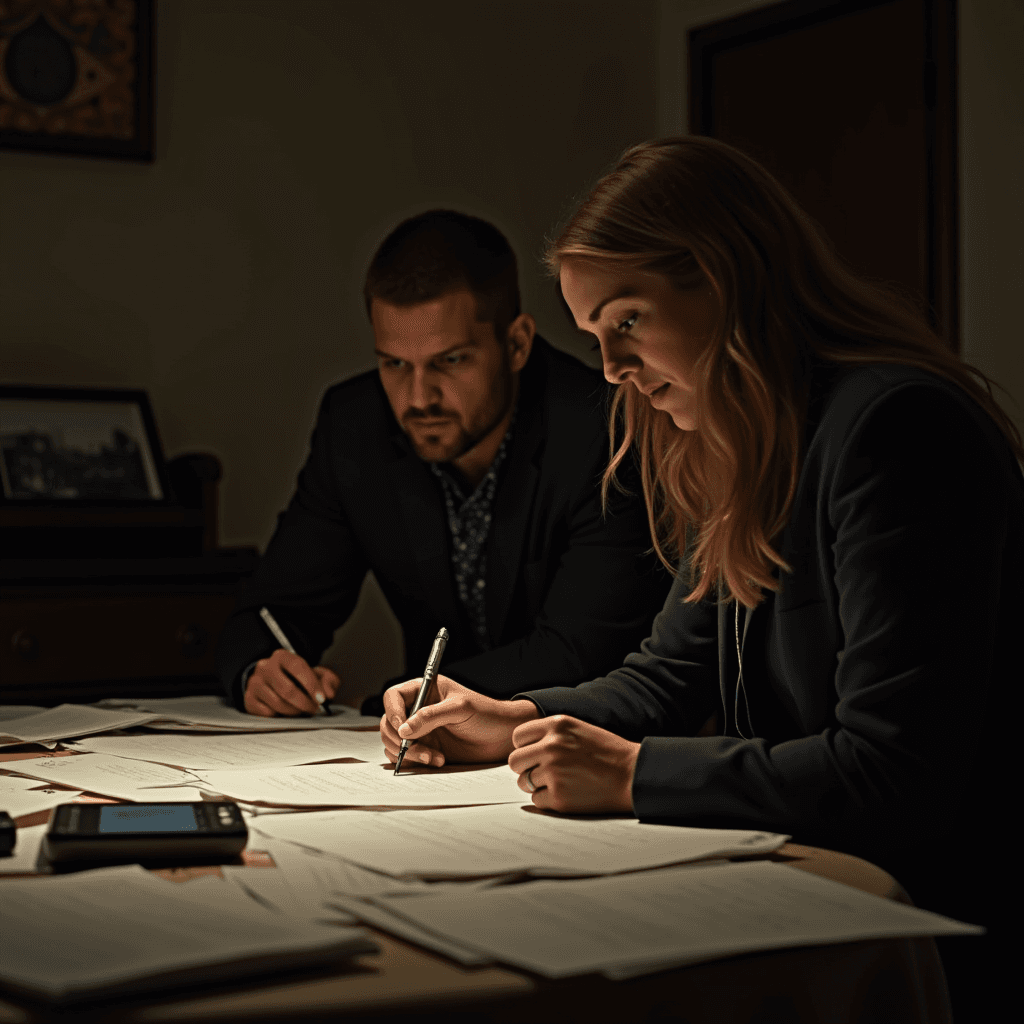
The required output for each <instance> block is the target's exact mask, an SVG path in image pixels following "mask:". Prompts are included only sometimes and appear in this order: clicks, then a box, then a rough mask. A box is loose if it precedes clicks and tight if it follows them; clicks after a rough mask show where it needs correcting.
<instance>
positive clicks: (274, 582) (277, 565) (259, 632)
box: [217, 400, 368, 708]
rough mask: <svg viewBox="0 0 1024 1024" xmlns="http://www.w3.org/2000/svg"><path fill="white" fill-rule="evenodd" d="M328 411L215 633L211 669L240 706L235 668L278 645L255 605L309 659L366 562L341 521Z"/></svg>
mask: <svg viewBox="0 0 1024 1024" xmlns="http://www.w3.org/2000/svg"><path fill="white" fill-rule="evenodd" d="M331 436H332V423H331V412H330V409H329V406H328V402H327V401H326V400H325V402H324V404H323V405H322V406H321V409H320V414H319V416H318V419H317V425H316V428H315V429H314V431H313V438H312V442H311V445H310V453H309V457H308V459H307V460H306V463H305V465H304V466H303V467H302V470H301V471H300V473H299V479H298V486H297V488H296V492H295V495H294V497H293V498H292V500H291V502H290V503H289V505H288V508H287V510H286V511H285V512H283V513H282V514H281V515H280V516H278V522H277V528H276V529H275V531H274V535H273V537H272V538H271V540H270V543H269V544H268V546H267V550H266V551H265V552H264V554H263V557H262V558H261V559H260V561H259V563H258V565H257V567H256V571H255V572H254V573H253V576H252V578H251V579H250V580H249V581H248V582H247V584H246V585H245V586H244V588H243V589H242V592H241V594H240V595H239V600H238V603H237V605H236V608H235V611H234V613H233V614H232V616H231V618H230V619H229V620H228V623H227V625H226V626H225V628H224V632H223V634H222V635H221V640H220V644H219V647H218V652H217V660H218V674H219V676H220V680H221V684H222V685H223V687H224V691H225V694H226V696H227V699H228V701H229V702H231V703H232V704H234V706H235V707H238V708H241V707H242V699H243V698H242V686H241V674H242V671H243V670H244V669H245V668H246V667H247V666H249V665H251V664H252V663H253V662H254V661H257V660H259V659H260V658H265V657H267V656H268V655H270V654H271V653H272V652H273V651H274V650H276V649H277V647H278V646H279V645H278V643H277V641H276V640H274V638H273V637H272V636H271V634H270V632H269V631H268V630H267V627H266V626H265V625H264V623H263V620H262V619H261V618H260V617H259V609H260V608H261V607H262V606H263V605H266V606H267V607H268V608H269V609H270V611H271V612H272V614H273V615H274V618H275V619H277V621H278V623H279V625H280V626H281V629H282V630H283V631H284V633H285V635H286V636H287V637H288V639H289V640H291V642H292V645H293V646H294V647H295V649H296V651H297V652H298V653H299V654H300V655H302V657H303V658H305V659H306V661H308V662H309V664H311V665H316V664H317V663H318V662H319V660H320V656H321V655H322V654H323V652H324V651H325V650H326V649H327V647H328V646H330V643H331V640H332V639H333V636H334V631H335V630H336V629H337V628H338V626H340V625H341V624H342V623H343V622H344V621H345V619H347V618H348V616H349V615H350V614H351V612H352V609H353V608H354V607H355V603H356V600H357V599H358V597H359V589H360V587H361V586H362V583H363V578H364V577H365V576H366V572H367V569H368V565H367V562H366V559H365V556H364V554H363V552H362V550H361V548H360V546H359V544H358V543H357V541H356V539H355V537H354V536H353V533H352V531H351V529H350V528H349V525H348V519H347V517H346V514H345V510H344V507H343V505H342V502H341V499H340V495H339V488H338V486H337V481H336V479H335V468H334V466H333V464H332V459H331V451H330V438H331Z"/></svg>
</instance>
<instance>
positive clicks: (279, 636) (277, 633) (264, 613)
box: [260, 606, 333, 715]
mask: <svg viewBox="0 0 1024 1024" xmlns="http://www.w3.org/2000/svg"><path fill="white" fill-rule="evenodd" d="M260 618H261V619H262V620H263V621H264V622H265V623H266V624H267V629H269V630H270V632H271V633H273V634H274V639H275V640H276V641H277V642H278V643H279V644H280V645H281V646H282V647H283V648H284V649H285V650H286V651H288V653H289V654H298V653H299V652H298V651H297V650H295V648H294V647H292V642H291V640H289V639H288V637H286V636H285V635H284V630H283V629H282V628H281V627H280V626H279V625H278V624H277V619H275V618H274V616H273V615H271V614H270V609H269V608H267V607H266V606H264V607H263V608H261V609H260ZM281 671H282V672H284V674H285V675H286V676H287V677H288V678H289V679H290V680H291V681H292V682H293V683H294V684H295V685H296V686H297V687H298V688H299V689H300V690H301V691H302V692H303V693H304V694H305V695H306V696H307V697H309V698H310V699H311V700H315V701H316V702H317V704H319V705H320V707H321V708H322V709H323V713H324V714H325V715H331V714H333V712H332V711H331V709H330V708H329V707H328V706H327V704H326V703H324V700H323V699H321V700H317V698H316V697H314V696H313V695H312V694H311V693H310V692H309V690H307V689H306V688H305V687H304V686H303V685H302V683H300V682H299V681H298V679H296V678H295V676H293V675H292V674H291V672H289V671H288V670H287V669H285V668H282V669H281Z"/></svg>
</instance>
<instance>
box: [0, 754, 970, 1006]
mask: <svg viewBox="0 0 1024 1024" xmlns="http://www.w3.org/2000/svg"><path fill="white" fill-rule="evenodd" d="M21 756H25V755H21ZM17 758H18V755H17V754H13V755H12V754H0V763H2V762H4V761H14V760H16V759H17ZM48 813H49V812H45V811H44V812H40V813H39V814H36V815H30V816H26V817H25V818H19V819H16V820H17V822H18V824H19V825H20V826H27V825H31V824H38V823H41V822H44V821H46V820H47V817H48ZM769 859H771V860H776V861H782V862H785V863H787V864H788V865H790V866H791V867H793V868H795V869H798V870H803V871H810V872H812V873H814V874H819V875H822V876H824V877H827V878H832V879H834V880H837V881H840V882H844V883H846V884H848V885H852V886H855V887H856V888H858V889H862V890H864V891H865V892H870V893H874V894H875V895H878V896H882V897H885V898H887V899H894V900H899V901H901V902H906V903H909V902H910V900H909V898H908V897H907V895H906V893H905V892H904V891H903V889H902V888H901V887H900V885H899V884H898V883H897V882H896V880H895V879H894V878H893V877H892V876H891V875H889V874H888V873H887V872H885V871H883V870H882V869H881V868H878V867H876V866H875V865H873V864H870V863H868V862H867V861H864V860H861V859H859V858H857V857H852V856H849V855H847V854H843V853H836V852H834V851H829V850H822V849H818V848H815V847H808V846H801V845H799V844H795V843H786V844H785V845H784V846H782V847H781V848H780V849H779V850H777V851H776V852H775V853H773V854H771V855H769ZM267 870H276V869H273V868H268V869H267ZM210 871H214V872H219V869H218V868H217V867H215V866H214V867H212V868H211V867H205V868H191V869H189V868H185V869H177V870H173V869H170V870H163V871H161V872H160V873H161V874H162V875H163V876H164V877H165V878H168V880H169V881H176V882H180V883H182V884H188V880H189V879H190V878H192V877H195V876H197V875H199V874H203V873H208V872H210ZM39 884H40V885H45V884H46V882H45V878H40V882H39ZM369 931H370V932H372V933H373V935H374V937H375V938H376V939H377V941H378V943H379V945H380V951H379V952H378V953H376V954H365V955H363V956H360V957H356V958H354V959H353V960H352V961H351V962H349V963H348V964H347V965H346V967H345V968H344V969H343V970H341V971H338V972H334V973H331V974H329V975H324V974H323V973H320V974H318V975H316V976H306V977H302V978H295V977H292V978H288V979H277V980H275V981H271V982H269V983H267V984H264V985H259V986H251V985H250V986H249V987H246V988H244V989H243V988H241V987H239V986H237V985H235V986H233V987H230V988H224V989H222V990H218V991H213V990H209V989H207V990H205V991H203V992H194V993H187V992H182V993H180V994H175V995H174V996H172V997H170V998H168V997H166V996H164V997H157V998H152V999H149V1000H137V1001H132V1002H130V1003H129V1002H124V1003H118V1004H117V1005H116V1006H106V1007H102V1008H101V1009H98V1010H93V1011H90V1012H84V1011H77V1012H70V1011H60V1012H58V1013H53V1014H48V1013H47V1012H45V1011H42V1010H39V1011H33V1010H30V1009H27V1008H25V1007H24V1006H21V1005H17V1004H14V1003H12V1002H7V1001H4V1000H2V999H0V1024H43V1022H48V1021H51V1020H52V1021H54V1022H56V1021H57V1020H59V1021H60V1022H61V1024H87V1022H88V1024H92V1022H94V1021H95V1022H100V1021H102V1022H104V1024H106V1022H110V1024H172V1022H173V1024H186V1022H187V1024H241V1022H243V1021H245V1022H259V1024H270V1022H275V1021H296V1022H302V1024H314V1022H321V1021H322V1022H326V1021H336V1022H345V1024H353V1022H356V1021H374V1022H377V1024H390V1022H394V1024H397V1022H399V1021H402V1022H409V1021H410V1018H411V1019H412V1020H414V1021H415V1024H425V1022H434V1021H437V1022H441V1021H444V1022H445V1024H457V1022H461V1021H477V1020H488V1021H494V1022H498V1024H506V1022H507V1024H512V1022H521V1021H530V1022H536V1024H544V1022H547V1021H552V1022H555V1021H558V1022H568V1021H577V1020H578V1021H586V1022H588V1024H622V1022H629V1021H638V1022H639V1021H645V1022H651V1024H653V1022H667V1021H679V1022H680V1024H682V1022H686V1024H722V1022H726V1021H727V1022H730V1024H742V1022H744V1021H750V1022H754V1021H758V1022H768V1021H773V1022H774V1021H779V1022H786V1024H796V1022H804V1021H806V1022H812V1021H814V1022H818V1021H830V1022H831V1021H840V1020H841V1021H850V1022H865V1024H866V1022H869V1021H870V1022H885V1024H895V1022H908V1024H909V1022H913V1024H947V1022H949V1021H951V1020H952V1014H951V1011H950V1006H949V999H948V995H947V992H946V986H945V977H944V974H943V970H942V965H941V962H940V960H939V956H938V952H937V950H936V946H935V942H934V940H933V939H931V938H925V939H886V940H881V941H864V942H852V943H841V944H836V945H831V946H818V947H811V948H804V949H785V950H777V951H773V952H769V953H757V954H749V955H746V956H740V957H733V958H730V959H727V960H717V961H714V962H710V963H705V964H698V965H693V966H689V967H683V968H677V969H675V970H670V971H663V972H661V973H660V974H656V975H650V976H648V977H644V978H635V979H632V980H629V981H621V982H610V981H607V980H606V979H604V978H602V977H600V976H595V975H590V976H586V977H578V978H569V979H563V980H560V981H552V980H550V979H546V978H540V977H536V976H532V975H529V974H528V973H527V972H523V971H513V970H508V969H505V968H502V967H482V968H465V967H462V966H460V965H458V964H456V963H454V962H453V961H450V960H447V959H446V958H445V957H443V956H441V955H439V954H436V953H432V952H428V951H426V950H423V949H420V948H419V947H416V946H414V945H412V944H410V943H407V942H404V941H402V940H400V939H396V938H394V937H392V936H390V935H387V934H385V933H383V932H379V931H377V930H375V929H372V928H371V929H369Z"/></svg>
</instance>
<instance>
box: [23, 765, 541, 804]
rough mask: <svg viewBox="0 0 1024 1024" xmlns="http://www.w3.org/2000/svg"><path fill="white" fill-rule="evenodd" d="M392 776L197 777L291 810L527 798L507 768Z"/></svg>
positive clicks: (325, 769)
mask: <svg viewBox="0 0 1024 1024" xmlns="http://www.w3.org/2000/svg"><path fill="white" fill-rule="evenodd" d="M97 756H98V755H97ZM22 763H24V762H22ZM394 771H395V766H394V765H381V764H308V765H301V766H299V767H296V768H275V769H272V770H269V771H259V770H257V769H250V770H248V771H239V772H205V771H196V772H195V774H196V776H198V777H199V778H200V779H202V780H203V783H204V785H205V786H207V788H209V789H211V790H213V791H214V792H217V793H220V794H222V795H223V796H226V797H232V798H233V799H238V800H248V801H261V802H263V803H272V804H283V805H286V806H289V807H315V806H320V807H325V806H331V805H333V806H335V807H356V806H365V807H378V806H390V807H443V806H457V805H462V804H487V803H522V801H523V800H524V799H525V798H526V797H525V794H524V793H523V791H522V790H521V789H519V787H518V786H517V785H516V780H517V779H518V776H517V775H516V774H515V772H513V771H512V769H511V768H509V767H508V765H500V766H499V767H497V768H481V769H469V770H460V771H455V772H446V771H444V770H443V769H441V770H438V769H434V770H433V771H431V770H429V769H426V770H423V771H416V770H415V769H410V770H409V771H406V770H405V768H404V767H403V769H402V774H400V775H395V774H394ZM384 817H390V815H384ZM261 820H262V819H261Z"/></svg>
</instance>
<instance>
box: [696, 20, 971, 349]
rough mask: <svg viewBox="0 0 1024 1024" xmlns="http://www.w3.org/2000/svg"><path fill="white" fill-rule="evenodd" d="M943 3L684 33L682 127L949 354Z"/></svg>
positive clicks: (951, 187)
mask: <svg viewBox="0 0 1024 1024" xmlns="http://www.w3.org/2000/svg"><path fill="white" fill-rule="evenodd" d="M955 15H956V5H955V0H859V2H851V0H790V2H787V3H780V4H776V5H773V6H771V7H766V8H762V9H760V10H756V11H753V12H751V13H749V14H745V15H741V16H739V17H736V18H730V19H727V20H724V21H720V22H716V23H714V24H711V25H706V26H703V27H701V28H697V29H693V30H692V31H691V32H690V40H689V42H690V131H691V132H693V133H694V134H698V135H711V136H714V137H715V138H719V139H722V140H723V141H724V142H728V143H730V144H732V145H734V146H737V147H738V148H740V149H742V150H744V151H745V152H747V153H749V154H750V155H751V156H753V157H755V158H756V159H757V160H759V161H761V162H762V163H763V164H764V165H765V166H766V167H768V168H769V169H770V170H771V171H772V173H773V174H774V175H775V176H776V177H777V178H778V179H779V180H780V181H781V182H782V183H783V184H784V185H785V186H786V187H787V188H788V189H789V190H790V191H791V192H792V193H793V195H794V196H795V197H796V199H797V201H798V202H800V203H801V205H802V206H803V207H804V208H805V209H806V210H807V211H808V213H810V214H811V216H812V217H814V218H815V219H816V220H817V221H818V223H819V224H821V225H822V227H823V228H824V229H825V231H826V233H827V234H828V236H829V237H830V238H831V239H832V241H833V243H834V244H835V245H836V248H837V249H838V251H839V253H840V254H841V256H843V258H845V259H846V260H847V262H849V263H850V264H851V265H852V266H853V267H854V268H855V269H856V270H858V271H859V272H861V273H863V274H865V275H867V276H869V277H873V278H877V279H880V280H884V281H887V282H891V283H894V284H896V285H898V286H900V287H901V288H903V289H904V290H905V291H907V292H909V293H910V294H911V295H912V297H913V298H914V300H915V301H916V302H917V303H918V304H919V305H920V307H921V308H922V310H923V311H925V312H926V314H927V315H928V318H929V320H930V322H931V324H932V326H933V327H934V328H935V329H936V330H937V331H938V332H939V334H940V335H941V336H942V337H943V338H944V339H945V340H946V341H947V343H948V344H949V345H950V347H952V348H953V349H954V351H959V323H958V301H957V293H958V278H957V273H958V271H957V198H956V26H955Z"/></svg>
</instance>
